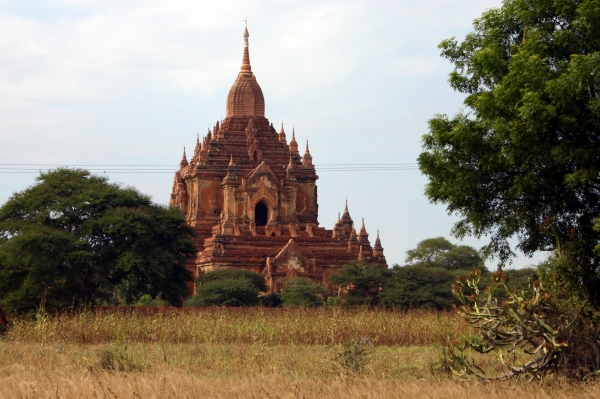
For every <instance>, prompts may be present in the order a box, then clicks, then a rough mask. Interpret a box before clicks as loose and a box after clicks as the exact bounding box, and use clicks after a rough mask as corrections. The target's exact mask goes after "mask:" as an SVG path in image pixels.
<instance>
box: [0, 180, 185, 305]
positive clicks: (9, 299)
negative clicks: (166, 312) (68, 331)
mask: <svg viewBox="0 0 600 399" xmlns="http://www.w3.org/2000/svg"><path fill="white" fill-rule="evenodd" d="M37 181H38V183H37V184H36V185H34V186H32V187H30V188H28V189H26V190H25V191H23V192H20V193H16V194H14V195H13V196H12V197H11V198H10V199H9V201H8V202H7V203H6V204H4V205H3V206H2V207H1V208H0V301H1V302H2V303H3V304H4V305H6V306H7V307H9V308H12V309H15V310H26V309H33V308H36V307H38V306H39V305H40V304H41V303H42V302H44V303H45V306H46V308H48V309H61V308H67V307H78V306H81V305H88V304H92V303H94V302H101V301H104V300H106V299H107V298H110V297H111V296H113V293H114V292H115V291H118V290H119V289H121V291H122V292H125V293H126V295H127V296H128V299H127V301H128V303H133V302H135V300H136V298H138V297H141V296H142V295H143V294H147V293H151V294H153V295H156V293H157V292H160V293H161V296H162V299H163V300H164V301H166V302H167V303H169V304H172V305H178V304H180V303H181V298H182V297H185V296H186V295H187V287H186V282H187V281H189V280H191V275H190V273H189V272H188V271H187V270H186V269H185V263H186V260H187V258H188V257H190V256H193V255H194V254H195V252H196V249H195V246H194V243H193V241H192V240H191V237H192V236H193V235H194V233H193V230H192V229H191V228H190V227H189V226H187V225H186V224H185V222H184V220H183V218H182V217H181V214H180V213H179V211H178V210H176V209H168V208H165V207H162V206H159V205H156V204H153V203H152V202H151V201H150V198H149V197H147V196H145V195H143V194H140V193H139V192H138V191H136V190H135V189H133V188H123V187H120V186H119V185H116V184H110V183H108V181H107V179H106V178H104V177H98V176H92V175H90V173H89V172H87V171H85V170H72V169H58V170H54V171H51V172H48V173H42V174H41V175H40V176H39V177H38V178H37Z"/></svg>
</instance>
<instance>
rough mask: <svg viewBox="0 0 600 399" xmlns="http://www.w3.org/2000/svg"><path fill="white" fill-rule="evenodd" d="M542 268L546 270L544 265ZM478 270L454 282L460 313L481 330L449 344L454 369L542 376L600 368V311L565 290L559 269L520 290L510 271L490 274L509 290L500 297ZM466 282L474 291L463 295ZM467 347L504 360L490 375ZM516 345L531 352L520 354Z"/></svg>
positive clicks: (572, 375) (586, 373)
mask: <svg viewBox="0 0 600 399" xmlns="http://www.w3.org/2000/svg"><path fill="white" fill-rule="evenodd" d="M541 272H542V273H541V274H544V270H541ZM479 278H480V274H479V273H478V272H473V273H472V274H471V275H470V276H469V278H468V279H467V280H466V281H459V282H457V284H456V285H455V286H454V290H455V293H456V295H457V297H458V299H459V300H460V301H461V302H462V303H463V306H462V308H461V313H462V315H463V316H464V317H465V318H466V319H467V321H468V322H469V323H470V324H471V325H472V326H473V327H475V328H476V329H477V330H479V333H480V335H479V336H468V337H462V338H461V339H460V340H459V341H457V342H454V343H449V344H448V345H447V350H448V352H447V353H448V355H449V358H450V360H451V365H450V367H451V369H453V370H454V371H455V372H457V373H459V374H473V375H476V376H478V377H480V378H483V379H504V378H510V377H517V378H525V379H529V380H532V379H541V378H543V377H544V376H546V375H547V374H550V373H558V374H560V375H562V376H564V377H567V378H568V379H583V380H587V379H590V378H592V379H593V378H594V377H596V376H598V375H599V374H600V360H598V359H599V357H600V352H599V348H600V325H599V322H600V313H599V312H598V311H597V310H596V309H594V308H593V307H592V306H590V304H589V302H587V301H585V300H582V298H581V297H580V296H578V295H577V294H576V293H573V292H569V291H568V290H566V289H565V288H566V287H565V285H564V283H563V282H562V281H561V280H559V279H556V273H552V275H550V276H548V275H544V276H542V280H541V281H540V280H534V281H533V282H532V290H531V291H527V290H523V291H521V292H516V291H512V290H510V289H509V288H508V287H507V285H506V273H504V272H502V271H499V272H497V273H494V274H493V275H492V281H493V282H494V283H495V285H496V286H500V287H502V289H503V290H504V291H505V292H507V293H508V298H507V299H505V300H504V301H502V302H501V303H499V301H498V300H497V299H496V298H495V297H494V295H493V292H494V291H495V290H494V289H493V288H494V287H488V288H487V289H486V290H485V291H483V292H481V291H480V290H479V288H478V283H479ZM465 286H468V287H470V288H471V289H472V290H473V291H474V292H475V293H474V294H472V295H469V296H466V295H464V288H465ZM466 349H473V350H475V351H477V352H480V353H489V352H492V351H493V352H495V353H497V354H498V355H499V356H500V358H501V360H502V361H503V363H504V364H505V366H506V371H505V372H504V373H501V374H499V375H495V376H488V375H486V374H485V373H484V372H483V370H482V368H481V367H479V366H478V365H477V364H475V362H474V361H473V359H472V357H467V356H466V354H465V350H466ZM517 350H522V351H523V352H524V353H525V354H527V355H529V356H528V357H525V358H524V359H523V358H522V357H517V356H516V354H517V352H516V351H517Z"/></svg>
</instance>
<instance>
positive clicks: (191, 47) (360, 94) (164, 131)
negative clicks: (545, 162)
mask: <svg viewBox="0 0 600 399" xmlns="http://www.w3.org/2000/svg"><path fill="white" fill-rule="evenodd" d="M499 4H500V0H426V1H420V2H416V1H408V0H389V1H388V0H384V1H377V2H369V1H366V0H362V1H359V0H355V1H331V0H330V1H323V0H321V1H317V0H307V1H303V2H298V1H266V0H263V1H250V0H248V1H238V0H236V1H220V2H208V1H197V0H195V1H191V0H179V1H166V0H164V1H163V0H135V1H122V0H54V1H37V2H36V1H34V0H31V1H30V0H28V1H27V2H22V1H20V0H11V1H8V0H5V1H0V143H1V144H2V145H1V146H0V157H1V159H2V160H3V161H4V162H3V163H11V162H35V163H40V162H42V161H43V162H53V163H62V164H74V163H92V162H93V163H109V162H112V163H145V164H167V163H170V164H173V165H174V167H175V165H176V164H177V163H178V161H179V157H180V151H181V147H182V146H183V145H184V144H186V143H187V145H188V146H189V145H192V144H193V142H194V139H195V135H196V132H197V131H200V132H204V131H205V130H206V127H207V126H212V125H213V124H214V122H215V121H216V120H217V119H220V118H222V117H223V116H224V111H225V98H226V95H227V91H228V89H229V87H230V85H231V84H232V83H233V80H234V79H235V77H236V73H237V71H238V69H239V66H240V63H241V57H242V31H243V19H244V17H248V20H249V27H248V28H249V31H250V50H251V61H252V66H253V70H254V72H255V73H256V75H257V77H258V81H259V83H260V84H261V86H262V88H263V91H264V93H265V97H266V98H265V100H266V108H267V116H268V117H269V118H271V120H272V121H273V122H274V123H275V124H279V122H280V121H281V120H282V119H283V120H284V121H285V122H286V127H288V129H289V128H290V127H291V125H292V124H293V125H295V126H296V128H297V133H298V139H299V141H304V139H306V137H309V138H310V141H311V152H312V153H313V156H314V158H315V159H314V162H315V163H316V164H319V163H341V162H355V163H370V162H385V163H393V162H414V161H415V159H416V157H417V155H418V152H419V146H420V144H419V137H420V136H421V135H422V134H423V133H425V131H426V129H427V125H426V124H427V119H428V118H429V117H431V115H433V114H434V113H437V112H448V113H452V112H454V111H455V110H456V109H458V108H459V107H460V105H461V96H460V95H456V94H454V93H452V91H451V90H450V89H449V88H448V86H447V83H446V80H447V74H448V72H449V71H450V70H451V65H450V64H449V63H447V62H446V61H444V60H442V59H440V57H439V50H438V49H437V45H438V43H439V42H440V41H441V40H442V39H444V38H448V37H451V36H454V35H456V36H458V37H462V36H464V34H465V33H467V32H468V31H470V30H471V21H472V20H473V19H474V18H476V17H478V16H480V15H481V13H482V12H483V11H484V10H485V9H487V8H489V7H491V6H497V5H499ZM113 178H114V179H116V180H118V181H123V182H125V183H127V184H132V185H135V186H138V187H140V188H142V189H143V190H144V191H147V192H148V193H150V194H152V195H154V197H155V198H156V199H157V200H158V201H161V202H164V201H166V199H167V198H168V194H169V190H170V188H171V179H172V176H170V175H160V176H153V177H149V176H141V175H118V176H117V175H115V176H113ZM0 179H2V180H0V181H1V182H2V183H1V184H0V200H1V201H4V200H5V199H6V198H8V196H9V195H10V194H11V193H12V192H14V191H18V190H22V189H24V188H25V187H27V186H28V185H30V184H32V183H33V179H34V175H23V176H22V177H21V178H19V179H15V178H14V176H13V175H10V176H9V175H3V174H0ZM319 183H320V186H319V192H320V210H321V216H320V220H321V223H322V224H323V225H325V226H327V227H330V225H331V223H333V221H334V220H335V215H336V213H337V209H338V208H339V207H340V204H342V203H343V199H344V197H345V195H348V196H349V198H350V200H351V204H352V208H351V211H353V212H354V213H353V215H354V216H355V217H356V218H357V220H358V217H359V216H360V215H361V214H364V215H365V218H366V220H367V222H368V226H367V227H368V228H369V231H370V233H372V234H374V230H375V227H376V226H377V225H379V227H380V228H381V231H382V240H383V242H384V246H386V253H387V256H388V260H389V261H390V262H401V261H402V259H403V252H404V251H406V250H407V249H409V248H411V247H414V245H415V244H416V242H417V241H419V240H421V239H424V238H428V237H430V236H436V235H448V232H449V230H450V226H451V225H452V221H453V220H454V219H452V218H449V217H447V216H445V212H444V210H443V207H440V206H432V205H430V204H429V203H428V201H427V199H426V198H425V197H424V196H423V195H422V192H423V184H424V179H423V178H422V177H421V176H420V175H419V173H418V171H412V172H393V173H392V172H385V173H381V174H369V175H364V174H363V175H360V174H358V175H340V174H338V175H331V174H330V175H327V174H325V173H323V174H322V179H321V180H320V181H319ZM374 192H376V193H377V198H373V193H374ZM383 199H385V201H384V200H383ZM524 263H526V261H524Z"/></svg>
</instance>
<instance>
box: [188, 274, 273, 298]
mask: <svg viewBox="0 0 600 399" xmlns="http://www.w3.org/2000/svg"><path fill="white" fill-rule="evenodd" d="M227 279H233V280H247V281H249V282H250V283H251V284H252V285H253V286H254V287H256V289H257V290H259V291H262V292H265V291H267V285H266V283H265V278H264V276H263V275H262V274H260V273H256V272H251V271H249V270H240V269H221V270H215V271H214V272H210V273H206V274H201V275H200V276H198V277H197V278H196V284H197V285H198V286H200V285H202V284H205V283H208V282H211V281H219V280H227Z"/></svg>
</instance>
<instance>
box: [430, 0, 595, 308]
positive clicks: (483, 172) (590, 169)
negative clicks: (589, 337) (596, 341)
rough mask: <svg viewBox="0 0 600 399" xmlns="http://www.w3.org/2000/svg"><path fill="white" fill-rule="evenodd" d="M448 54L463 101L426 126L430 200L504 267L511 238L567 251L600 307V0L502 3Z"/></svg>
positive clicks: (444, 46) (525, 248) (459, 232)
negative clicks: (482, 240)
mask: <svg viewBox="0 0 600 399" xmlns="http://www.w3.org/2000/svg"><path fill="white" fill-rule="evenodd" d="M440 48H441V50H442V56H443V57H445V58H447V59H448V60H450V61H451V62H452V63H454V66H455V68H454V72H452V73H451V75H450V85H451V86H452V87H453V88H454V89H455V90H457V91H459V92H461V93H465V94H466V99H465V101H464V104H465V109H464V111H461V112H459V113H458V114H457V115H455V116H454V117H451V118H450V117H447V116H445V115H437V116H436V117H434V118H433V119H431V120H430V121H429V133H428V134H426V135H425V136H424V137H423V149H424V152H423V153H422V154H421V155H420V157H419V165H420V168H421V170H422V172H423V173H424V174H426V175H427V177H428V178H429V183H428V185H427V187H426V194H427V196H428V197H429V198H430V200H431V201H433V202H434V203H445V204H447V210H448V212H449V213H453V214H457V215H459V216H460V217H461V219H460V220H459V221H458V222H457V223H456V225H455V226H454V229H453V234H454V235H455V236H458V237H462V236H465V235H474V236H476V237H480V236H489V237H490V243H489V245H488V246H487V247H486V252H487V254H488V255H495V256H498V257H499V259H500V261H501V264H504V263H506V262H507V261H508V260H509V259H510V258H511V257H512V256H513V255H514V253H513V251H512V249H511V246H510V244H509V239H510V238H511V237H516V240H517V248H518V249H519V250H520V251H522V252H523V253H525V254H527V255H531V254H533V253H534V252H536V251H539V250H546V251H551V250H554V249H556V248H557V245H560V246H561V248H562V249H565V248H567V247H568V249H569V250H568V253H569V255H570V257H571V260H570V262H571V265H572V267H571V270H570V273H569V274H570V277H569V278H572V279H573V280H574V281H577V282H579V283H580V284H582V285H583V286H584V287H585V290H586V292H587V293H588V296H589V298H590V299H591V300H592V301H594V302H595V303H596V304H598V303H600V277H599V264H600V262H599V261H600V258H599V257H598V255H597V254H595V253H594V251H593V248H594V246H595V245H596V244H597V243H598V240H599V238H600V234H599V232H597V231H594V219H595V218H596V217H597V216H598V215H599V213H600V174H599V172H600V1H599V0H553V1H548V0H505V1H504V2H503V5H502V7H500V8H495V9H491V10H489V11H487V12H485V13H484V14H483V15H482V17H481V18H480V19H477V20H476V21H475V22H474V31H473V32H471V33H470V34H468V35H467V36H466V38H465V40H464V41H462V42H460V43H459V42H458V41H457V40H456V39H449V40H445V41H443V42H442V43H441V45H440Z"/></svg>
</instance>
